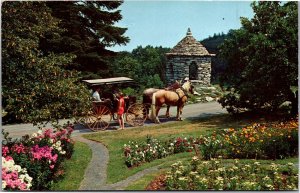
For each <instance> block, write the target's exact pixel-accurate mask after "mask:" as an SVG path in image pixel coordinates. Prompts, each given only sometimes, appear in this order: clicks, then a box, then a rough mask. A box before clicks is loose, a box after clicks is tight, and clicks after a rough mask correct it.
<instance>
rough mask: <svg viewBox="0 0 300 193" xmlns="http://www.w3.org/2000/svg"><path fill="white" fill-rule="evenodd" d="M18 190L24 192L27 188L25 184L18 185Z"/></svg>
mask: <svg viewBox="0 0 300 193" xmlns="http://www.w3.org/2000/svg"><path fill="white" fill-rule="evenodd" d="M19 188H20V190H26V189H27V186H26V184H25V183H21V184H20V185H19Z"/></svg>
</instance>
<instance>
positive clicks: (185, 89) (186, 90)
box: [182, 81, 194, 94]
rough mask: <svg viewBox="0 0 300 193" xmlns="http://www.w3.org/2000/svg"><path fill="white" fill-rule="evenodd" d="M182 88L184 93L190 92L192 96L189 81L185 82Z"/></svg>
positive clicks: (192, 92)
mask: <svg viewBox="0 0 300 193" xmlns="http://www.w3.org/2000/svg"><path fill="white" fill-rule="evenodd" d="M182 88H183V90H184V91H185V92H190V93H191V94H194V86H193V85H192V83H191V82H190V81H186V82H185V83H184V84H183V85H182Z"/></svg>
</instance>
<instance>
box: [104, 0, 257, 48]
mask: <svg viewBox="0 0 300 193" xmlns="http://www.w3.org/2000/svg"><path fill="white" fill-rule="evenodd" d="M250 3H251V2H250V1H126V0H125V1H124V3H123V4H122V5H121V6H120V7H119V8H118V9H119V10H121V15H122V16H123V18H122V20H120V21H119V22H118V23H116V24H115V25H116V26H119V27H126V28H128V29H127V31H126V33H125V35H126V36H128V37H129V38H130V42H129V43H128V44H127V45H126V46H114V47H111V48H109V49H110V50H113V51H129V52H130V51H132V50H133V49H135V48H137V46H143V47H145V46H147V45H151V46H154V47H155V46H162V47H167V48H173V47H174V46H175V45H176V44H177V43H178V42H179V41H180V40H181V39H182V38H184V37H185V35H186V32H187V29H188V28H190V29H191V32H192V34H193V36H194V37H195V38H196V39H197V40H198V41H201V40H203V39H205V38H208V37H209V36H213V35H214V33H216V34H218V33H222V32H223V33H227V32H228V31H229V30H230V29H239V28H240V27H241V23H240V17H247V18H252V17H253V15H254V14H253V11H252V8H251V6H250Z"/></svg>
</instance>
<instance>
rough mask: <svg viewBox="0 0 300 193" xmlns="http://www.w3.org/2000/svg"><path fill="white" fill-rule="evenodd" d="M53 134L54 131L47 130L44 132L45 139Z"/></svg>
mask: <svg viewBox="0 0 300 193" xmlns="http://www.w3.org/2000/svg"><path fill="white" fill-rule="evenodd" d="M52 133H53V130H52V129H46V130H45V131H44V136H45V137H51V134H52Z"/></svg>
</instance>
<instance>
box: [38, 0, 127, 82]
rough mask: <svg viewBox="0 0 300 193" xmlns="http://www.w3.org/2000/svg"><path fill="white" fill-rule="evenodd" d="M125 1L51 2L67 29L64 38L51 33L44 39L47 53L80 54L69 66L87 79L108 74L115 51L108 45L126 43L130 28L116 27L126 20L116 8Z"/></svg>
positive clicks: (62, 35)
mask: <svg viewBox="0 0 300 193" xmlns="http://www.w3.org/2000/svg"><path fill="white" fill-rule="evenodd" d="M122 3H123V2H122V1H80V2H76V1H70V2H66V1H62V2H57V1H55V2H51V1H49V2H47V6H48V7H49V8H50V9H51V10H52V16H54V17H56V18H58V19H60V20H61V22H60V27H61V28H63V29H65V31H64V32H63V33H62V34H61V37H56V36H53V35H52V34H49V35H48V36H46V37H45V38H44V39H43V40H42V41H41V45H40V46H41V48H42V50H44V51H45V52H54V53H72V54H75V55H76V56H77V57H76V59H74V60H73V62H72V63H71V64H70V66H69V68H71V69H76V70H79V71H82V72H83V73H84V74H85V78H95V77H99V76H101V77H107V76H109V74H108V59H109V57H110V56H114V54H115V53H114V52H112V51H110V50H108V49H107V48H109V47H112V46H114V45H125V44H126V43H128V42H129V38H128V37H126V36H124V33H125V31H126V30H127V29H126V28H121V27H117V26H114V24H115V23H116V22H118V21H119V20H121V19H122V15H121V13H120V10H116V9H117V8H118V7H119V6H120V5H121V4H122Z"/></svg>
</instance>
